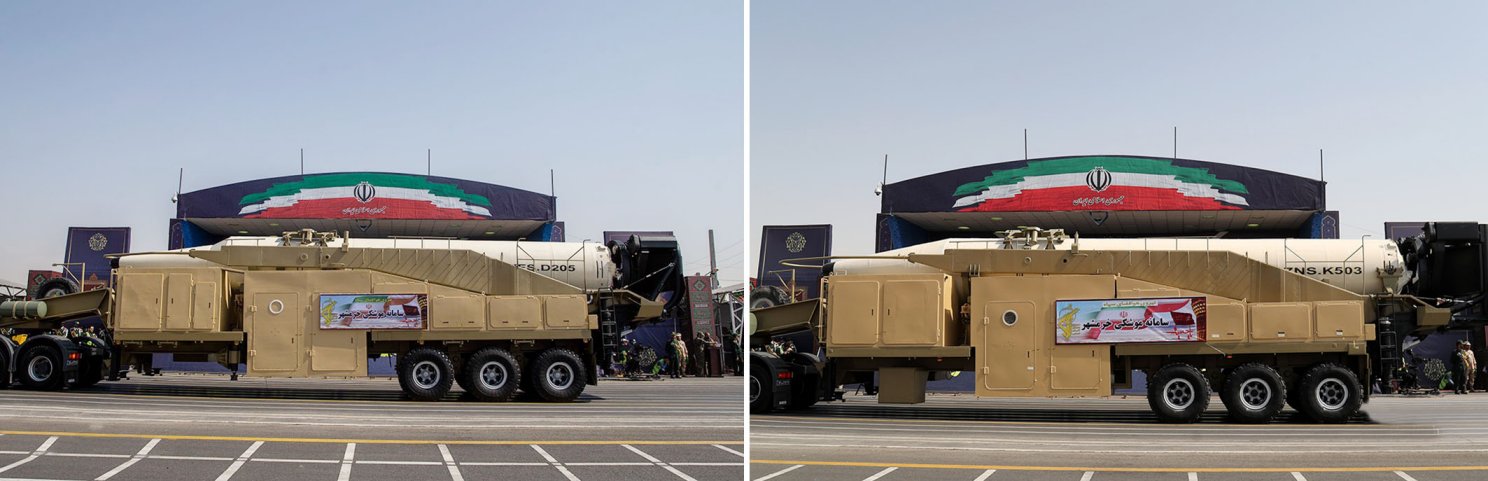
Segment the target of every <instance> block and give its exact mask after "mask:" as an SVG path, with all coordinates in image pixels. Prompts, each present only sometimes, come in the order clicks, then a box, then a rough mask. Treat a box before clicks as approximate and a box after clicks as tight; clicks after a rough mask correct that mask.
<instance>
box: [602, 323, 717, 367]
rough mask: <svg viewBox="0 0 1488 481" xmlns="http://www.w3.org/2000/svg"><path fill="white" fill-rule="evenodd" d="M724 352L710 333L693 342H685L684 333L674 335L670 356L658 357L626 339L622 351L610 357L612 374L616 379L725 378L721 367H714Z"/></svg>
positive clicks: (668, 350)
mask: <svg viewBox="0 0 1488 481" xmlns="http://www.w3.org/2000/svg"><path fill="white" fill-rule="evenodd" d="M721 348H722V343H720V342H719V341H718V340H717V339H714V338H713V336H712V335H710V334H708V333H706V332H699V333H697V334H696V335H694V336H693V338H692V340H691V342H689V341H688V340H686V339H684V338H683V337H682V333H680V332H673V333H672V335H671V338H670V339H668V340H667V343H666V355H665V356H656V353H655V351H654V350H653V349H651V348H650V347H647V346H645V345H643V344H641V343H640V342H633V341H632V340H631V339H628V338H624V339H621V340H620V349H619V350H618V351H616V352H614V353H612V354H611V355H610V374H611V375H612V376H614V377H643V376H658V377H659V376H668V377H671V378H682V377H686V376H688V375H693V376H711V375H714V374H715V373H717V374H721V373H722V369H721V367H720V366H714V365H713V362H714V358H715V357H719V356H716V355H715V354H711V352H712V351H717V350H719V349H721ZM648 364H649V366H648Z"/></svg>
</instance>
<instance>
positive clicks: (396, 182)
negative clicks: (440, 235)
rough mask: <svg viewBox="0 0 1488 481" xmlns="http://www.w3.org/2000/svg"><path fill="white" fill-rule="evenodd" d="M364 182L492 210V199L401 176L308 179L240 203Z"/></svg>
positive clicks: (319, 175) (249, 196)
mask: <svg viewBox="0 0 1488 481" xmlns="http://www.w3.org/2000/svg"><path fill="white" fill-rule="evenodd" d="M361 181H367V182H371V183H372V185H374V186H385V187H404V188H409V189H422V190H427V191H429V192H432V193H434V195H437V196H440V197H455V198H458V199H461V200H464V201H465V202H468V203H471V204H475V205H480V206H485V207H490V206H491V201H490V199H487V198H485V197H484V196H480V195H475V194H471V193H468V192H465V191H464V190H460V188H459V187H455V186H453V185H450V184H439V183H434V182H429V180H428V179H426V178H423V177H418V176H409V175H397V174H317V175H307V176H305V177H304V178H303V179H301V180H299V181H295V182H285V183H283V184H274V185H273V186H272V187H269V188H268V190H265V191H263V192H259V193H257V194H248V195H245V196H243V199H242V200H240V201H238V204H240V205H248V204H257V203H259V202H263V201H265V200H268V199H269V198H270V197H277V196H281V195H294V193H295V192H299V191H300V189H314V188H322V187H351V186H353V185H357V183H358V182H361Z"/></svg>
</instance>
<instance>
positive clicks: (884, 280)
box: [750, 223, 1488, 422]
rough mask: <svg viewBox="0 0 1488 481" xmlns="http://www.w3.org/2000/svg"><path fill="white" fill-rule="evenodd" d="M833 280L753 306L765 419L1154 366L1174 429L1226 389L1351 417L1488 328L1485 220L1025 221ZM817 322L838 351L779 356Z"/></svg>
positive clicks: (1233, 403)
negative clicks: (1030, 225)
mask: <svg viewBox="0 0 1488 481" xmlns="http://www.w3.org/2000/svg"><path fill="white" fill-rule="evenodd" d="M795 262H806V261H805V260H799V261H795ZM823 273H824V276H823V278H822V293H823V294H822V297H821V298H820V299H818V300H812V301H808V302H802V303H796V304H787V305H784V306H777V307H772V308H767V309H760V310H756V311H754V312H753V315H754V322H755V327H754V333H753V335H752V336H751V343H752V344H753V347H755V350H754V351H755V352H753V353H752V357H751V361H750V362H751V363H752V364H751V367H752V371H751V376H752V378H751V380H750V407H751V409H752V410H754V411H755V412H764V411H769V410H772V409H781V408H786V409H789V408H802V407H807V406H810V405H812V404H814V403H815V402H816V401H817V400H819V399H823V398H829V397H831V396H832V395H833V394H834V391H835V387H836V385H838V384H843V383H851V382H865V381H866V382H869V383H871V382H872V379H873V377H872V375H873V374H874V373H876V374H877V375H878V392H879V398H878V399H879V402H880V403H917V402H923V401H924V396H925V383H926V381H927V379H932V378H935V377H936V376H939V375H941V374H943V373H947V372H952V371H965V372H972V373H975V375H976V394H977V395H978V396H998V397H1009V396H1019V397H1039V396H1043V397H1086V396H1109V395H1111V394H1112V392H1113V389H1116V388H1121V387H1130V386H1131V383H1132V380H1131V379H1130V376H1129V373H1131V372H1132V371H1143V372H1145V373H1146V374H1147V397H1148V403H1149V405H1150V406H1151V408H1152V411H1153V412H1154V413H1155V414H1156V415H1157V417H1158V418H1159V419H1160V420H1163V421H1167V422H1194V421H1197V420H1198V419H1199V417H1200V416H1201V415H1202V414H1203V413H1204V411H1205V409H1206V408H1207V407H1208V404H1209V399H1210V392H1211V390H1212V391H1217V392H1218V393H1219V396H1220V399H1221V401H1222V402H1223V404H1224V406H1225V408H1226V409H1227V410H1228V412H1229V415H1230V418H1231V419H1233V420H1235V421H1238V422H1266V421H1269V420H1270V419H1271V418H1272V417H1274V416H1275V415H1276V414H1277V413H1278V412H1280V411H1281V410H1282V408H1283V406H1284V405H1287V404H1290V405H1291V406H1292V407H1293V408H1294V409H1296V410H1297V411H1299V412H1301V413H1302V414H1304V415H1306V416H1308V417H1310V418H1312V419H1314V420H1316V421H1319V422H1344V421H1347V420H1348V419H1349V418H1350V417H1352V416H1353V415H1354V414H1355V413H1356V412H1357V411H1358V410H1359V409H1360V407H1361V406H1362V404H1363V403H1364V402H1365V401H1367V399H1368V396H1369V391H1368V390H1367V389H1365V386H1364V382H1368V381H1370V380H1372V379H1376V377H1375V376H1374V375H1373V373H1393V372H1394V370H1395V369H1394V368H1396V367H1398V366H1400V364H1401V360H1402V352H1401V345H1400V343H1401V340H1402V339H1405V337H1406V336H1423V335H1426V334H1429V333H1431V332H1438V331H1443V330H1447V329H1461V328H1468V327H1480V326H1483V325H1485V323H1488V308H1485V305H1484V302H1483V300H1484V295H1485V288H1488V282H1485V279H1488V277H1485V274H1488V225H1479V224H1474V223H1433V224H1428V225H1427V226H1426V228H1425V230H1424V232H1423V233H1422V234H1421V235H1419V236H1416V237H1411V238H1406V239H1402V240H1400V241H1386V240H1378V241H1376V240H1368V239H1360V240H1321V239H1317V240H1314V239H1285V240H1283V239H1079V238H1068V237H1065V236H1064V235H1063V233H1062V232H1059V231H1047V232H1046V231H1041V230H1038V229H1025V230H1021V231H1010V232H1008V233H1006V234H1005V237H1003V238H1000V239H953V240H945V241H938V242H932V243H928V244H922V245H919V246H912V247H908V248H904V249H899V250H895V251H888V252H883V253H880V254H878V255H875V256H863V257H851V258H848V257H836V258H832V259H831V262H828V263H826V264H825V265H824V266H823ZM800 330H810V331H811V332H812V334H813V336H814V337H815V340H816V342H817V343H818V344H819V345H820V346H822V347H823V348H824V349H823V351H824V353H825V355H826V357H825V359H818V358H817V356H816V355H815V354H813V353H788V354H784V355H778V354H776V353H771V352H767V349H765V348H764V347H765V344H766V343H768V342H769V341H770V339H771V338H773V337H775V336H778V335H781V334H787V333H790V332H798V331H800ZM1386 375H1388V374H1386Z"/></svg>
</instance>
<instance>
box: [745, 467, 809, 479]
mask: <svg viewBox="0 0 1488 481" xmlns="http://www.w3.org/2000/svg"><path fill="white" fill-rule="evenodd" d="M803 467H806V465H804V464H797V465H795V466H791V467H789V468H785V469H782V470H779V471H776V472H774V473H771V474H767V475H764V476H762V477H758V478H754V481H769V480H771V479H775V478H776V477H778V476H780V475H782V474H785V473H789V472H791V471H795V470H797V469H801V468H803Z"/></svg>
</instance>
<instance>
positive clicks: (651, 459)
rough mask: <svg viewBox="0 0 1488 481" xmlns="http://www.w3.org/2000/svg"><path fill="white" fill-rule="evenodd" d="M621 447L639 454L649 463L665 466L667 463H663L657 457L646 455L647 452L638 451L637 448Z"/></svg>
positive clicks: (625, 445)
mask: <svg viewBox="0 0 1488 481" xmlns="http://www.w3.org/2000/svg"><path fill="white" fill-rule="evenodd" d="M620 447H623V448H625V449H629V450H630V452H632V453H636V454H639V455H641V457H643V458H646V460H647V461H650V462H652V463H656V464H665V463H662V462H661V460H660V459H656V457H655V456H652V455H650V454H646V452H645V451H641V450H639V449H636V448H635V446H631V445H629V444H621V445H620Z"/></svg>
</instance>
